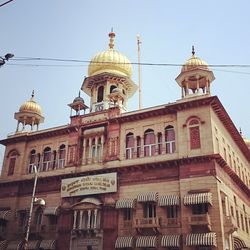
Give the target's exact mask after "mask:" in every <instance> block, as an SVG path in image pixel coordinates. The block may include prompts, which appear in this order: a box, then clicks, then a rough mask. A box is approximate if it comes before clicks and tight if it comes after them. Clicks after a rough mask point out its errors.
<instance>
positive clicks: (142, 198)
mask: <svg viewBox="0 0 250 250" xmlns="http://www.w3.org/2000/svg"><path fill="white" fill-rule="evenodd" d="M157 200H158V192H147V193H141V194H138V196H137V201H138V202H149V201H154V202H157Z"/></svg>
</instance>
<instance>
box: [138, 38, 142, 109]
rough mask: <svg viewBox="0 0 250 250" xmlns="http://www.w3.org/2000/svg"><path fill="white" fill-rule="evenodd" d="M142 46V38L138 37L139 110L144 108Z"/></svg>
mask: <svg viewBox="0 0 250 250" xmlns="http://www.w3.org/2000/svg"><path fill="white" fill-rule="evenodd" d="M140 44H141V40H140V36H139V35H137V52H138V85H139V109H141V108H142V96H141V51H140Z"/></svg>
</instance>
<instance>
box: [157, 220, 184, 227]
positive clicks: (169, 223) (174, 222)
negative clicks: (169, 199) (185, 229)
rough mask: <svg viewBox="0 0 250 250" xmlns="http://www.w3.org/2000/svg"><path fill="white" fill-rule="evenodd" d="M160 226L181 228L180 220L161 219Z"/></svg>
mask: <svg viewBox="0 0 250 250" xmlns="http://www.w3.org/2000/svg"><path fill="white" fill-rule="evenodd" d="M160 224H161V226H164V227H179V226H180V220H179V219H178V218H167V219H161V221H160Z"/></svg>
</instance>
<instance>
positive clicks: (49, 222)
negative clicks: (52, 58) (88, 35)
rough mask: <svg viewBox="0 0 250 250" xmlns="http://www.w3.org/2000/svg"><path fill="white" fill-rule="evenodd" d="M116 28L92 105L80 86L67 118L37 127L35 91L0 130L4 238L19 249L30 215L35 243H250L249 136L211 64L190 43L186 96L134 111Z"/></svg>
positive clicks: (76, 246)
mask: <svg viewBox="0 0 250 250" xmlns="http://www.w3.org/2000/svg"><path fill="white" fill-rule="evenodd" d="M109 37H110V43H109V48H108V49H107V50H105V51H104V52H101V53H98V54H97V55H96V56H95V57H93V59H92V61H91V63H90V64H89V67H88V77H86V78H85V79H84V81H83V84H82V88H81V89H82V90H83V91H84V92H85V93H86V94H88V95H89V96H90V98H91V101H90V107H88V106H87V105H86V104H85V103H84V100H83V99H82V98H81V97H80V94H79V96H78V97H76V98H75V99H74V101H73V102H72V103H70V104H69V107H70V108H71V116H70V124H69V125H64V126H60V127H55V128H50V129H45V130H39V129H38V126H39V124H40V123H41V122H43V120H44V118H43V116H42V111H41V108H40V106H39V105H38V103H37V102H36V101H35V99H34V98H35V97H34V93H33V94H32V97H31V99H30V100H29V101H27V102H25V103H24V104H22V105H21V107H20V109H19V111H18V112H17V113H15V119H16V120H17V129H16V133H15V134H12V135H10V136H8V137H7V138H6V139H3V140H1V141H0V142H1V144H3V145H5V146H6V151H5V156H4V163H3V169H2V175H1V179H0V237H1V238H0V239H1V243H0V244H1V246H0V249H23V246H22V245H23V244H24V237H25V234H26V232H27V227H28V228H29V241H28V247H29V249H60V250H68V249H71V250H101V249H103V250H111V249H162V250H163V249H168V250H169V249H171V250H177V249H183V250H189V249H190V250H191V249H195V250H215V249H219V250H222V249H227V250H233V249H250V199H249V197H250V189H249V188H250V166H249V163H250V151H249V146H250V143H249V141H247V140H244V138H243V137H242V135H241V133H239V132H238V130H237V129H236V128H235V126H234V124H233V122H232V120H231V119H230V117H229V115H228V114H227V112H226V110H225V109H224V107H223V105H222V104H221V102H220V100H219V99H218V97H216V96H212V95H211V93H210V84H211V83H212V82H213V80H214V75H213V72H212V71H211V70H210V69H209V67H208V65H207V63H206V62H205V61H203V60H201V59H199V58H198V57H196V55H195V52H194V50H193V51H192V56H191V58H190V59H189V60H187V62H186V63H185V64H184V65H183V67H182V69H181V72H180V74H179V75H178V76H177V78H176V81H177V83H178V85H179V87H180V89H181V98H180V99H179V100H177V101H176V102H174V103H168V104H163V105H160V106H156V107H150V108H146V109H141V110H137V111H133V112H128V111H127V102H128V99H129V98H130V97H131V96H132V95H133V94H134V93H135V91H136V89H137V87H136V85H135V83H134V82H133V80H132V65H131V63H130V62H129V60H128V59H127V58H126V57H125V56H124V55H122V54H121V53H120V52H118V51H117V50H115V49H114V37H115V34H114V33H113V32H111V33H110V34H109ZM88 108H89V112H85V111H86V110H87V109H88ZM29 127H30V128H31V129H30V130H28V128H29ZM34 166H36V167H37V169H38V172H34V171H35V168H34ZM35 180H37V184H36V183H35ZM34 187H35V189H34V190H35V199H34V201H33V202H32V201H31V197H32V190H33V188H34ZM30 209H33V212H32V213H31V217H30V216H29V214H30V213H29V212H30ZM29 217H30V218H31V223H30V225H29V224H28V223H27V221H28V219H29Z"/></svg>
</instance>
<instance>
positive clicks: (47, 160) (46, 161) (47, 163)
mask: <svg viewBox="0 0 250 250" xmlns="http://www.w3.org/2000/svg"><path fill="white" fill-rule="evenodd" d="M50 167H51V148H50V147H47V148H45V149H44V151H43V169H42V171H48V170H50Z"/></svg>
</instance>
